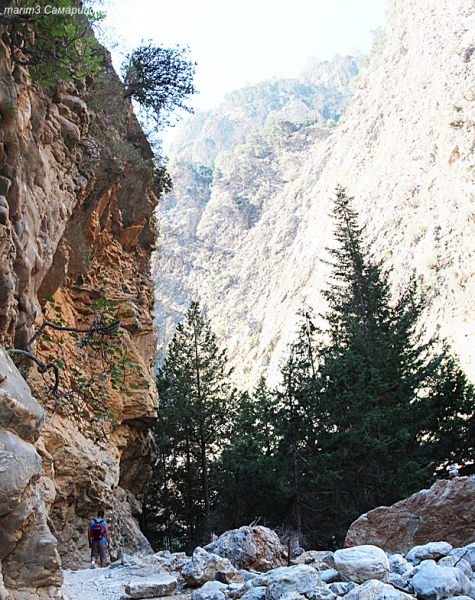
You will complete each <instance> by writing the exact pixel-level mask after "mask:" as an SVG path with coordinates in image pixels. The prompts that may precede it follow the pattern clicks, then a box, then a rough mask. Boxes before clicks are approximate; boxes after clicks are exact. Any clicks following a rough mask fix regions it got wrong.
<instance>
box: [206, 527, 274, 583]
mask: <svg viewBox="0 0 475 600" xmlns="http://www.w3.org/2000/svg"><path fill="white" fill-rule="evenodd" d="M205 550H208V552H213V553H214V554H218V555H219V556H222V557H223V558H227V559H229V560H230V561H231V563H232V564H233V565H234V566H235V567H236V568H237V569H254V570H255V571H261V572H265V571H269V570H270V569H275V568H277V567H281V566H283V565H285V564H286V555H285V550H284V547H283V546H282V544H281V543H280V540H279V538H278V536H277V534H276V533H274V532H273V531H272V530H271V529H268V528H267V527H262V526H260V525H258V526H256V527H250V526H245V527H240V528H239V529H233V530H231V531H226V533H223V535H221V536H220V537H219V538H218V539H217V540H216V541H215V542H212V543H211V544H208V545H207V546H205Z"/></svg>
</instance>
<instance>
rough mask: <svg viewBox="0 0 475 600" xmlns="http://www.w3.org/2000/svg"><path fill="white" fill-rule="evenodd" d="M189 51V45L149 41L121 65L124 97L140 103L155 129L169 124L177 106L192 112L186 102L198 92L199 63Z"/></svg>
mask: <svg viewBox="0 0 475 600" xmlns="http://www.w3.org/2000/svg"><path fill="white" fill-rule="evenodd" d="M188 52H189V50H188V48H180V47H179V46H176V47H175V48H162V47H161V46H154V45H153V44H152V43H151V42H149V43H148V44H147V45H144V44H142V45H141V46H139V47H138V48H136V49H135V50H133V52H131V53H130V54H129V55H128V56H127V59H126V61H125V62H124V64H123V65H122V74H123V77H124V83H125V97H126V98H130V99H131V100H135V101H136V102H137V103H138V105H139V107H140V111H141V116H142V117H143V119H144V121H145V124H146V125H147V126H148V127H150V128H151V130H152V131H156V130H157V129H161V128H162V127H163V126H165V125H169V124H170V119H169V117H170V114H171V112H172V111H173V110H174V109H176V108H180V109H183V110H186V111H188V112H193V111H192V109H191V108H189V107H188V106H187V105H186V104H185V100H186V99H187V97H188V96H190V95H191V94H195V93H196V89H195V87H194V86H193V76H194V74H195V65H196V63H194V62H193V61H190V60H188V59H187V58H186V56H187V54H188Z"/></svg>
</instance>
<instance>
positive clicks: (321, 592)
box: [305, 588, 338, 600]
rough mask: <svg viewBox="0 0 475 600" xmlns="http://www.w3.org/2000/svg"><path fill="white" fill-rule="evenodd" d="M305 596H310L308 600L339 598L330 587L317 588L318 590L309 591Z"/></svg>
mask: <svg viewBox="0 0 475 600" xmlns="http://www.w3.org/2000/svg"><path fill="white" fill-rule="evenodd" d="M305 597H306V598H308V600H336V599H337V598H338V596H337V595H336V594H335V593H334V592H332V591H331V589H330V588H317V589H316V590H312V591H311V592H307V593H306V594H305Z"/></svg>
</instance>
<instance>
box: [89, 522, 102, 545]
mask: <svg viewBox="0 0 475 600" xmlns="http://www.w3.org/2000/svg"><path fill="white" fill-rule="evenodd" d="M93 521H94V524H93V525H92V527H91V539H92V541H93V542H100V541H101V540H102V538H103V537H104V536H105V535H106V524H105V523H104V521H100V520H99V519H93Z"/></svg>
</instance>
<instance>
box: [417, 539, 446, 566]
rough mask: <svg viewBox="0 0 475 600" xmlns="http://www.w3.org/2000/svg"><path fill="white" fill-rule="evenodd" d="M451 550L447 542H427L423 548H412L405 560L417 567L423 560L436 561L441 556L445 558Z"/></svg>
mask: <svg viewBox="0 0 475 600" xmlns="http://www.w3.org/2000/svg"><path fill="white" fill-rule="evenodd" d="M451 550H453V548H452V546H451V545H450V544H448V543H447V542H429V543H428V544H424V545H423V546H414V548H412V549H411V550H410V551H409V552H408V553H407V554H406V560H408V561H409V562H412V563H413V564H414V565H418V564H419V563H420V562H422V561H423V560H431V559H433V560H437V559H438V558H442V557H443V556H447V554H449V552H450V551H451Z"/></svg>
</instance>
